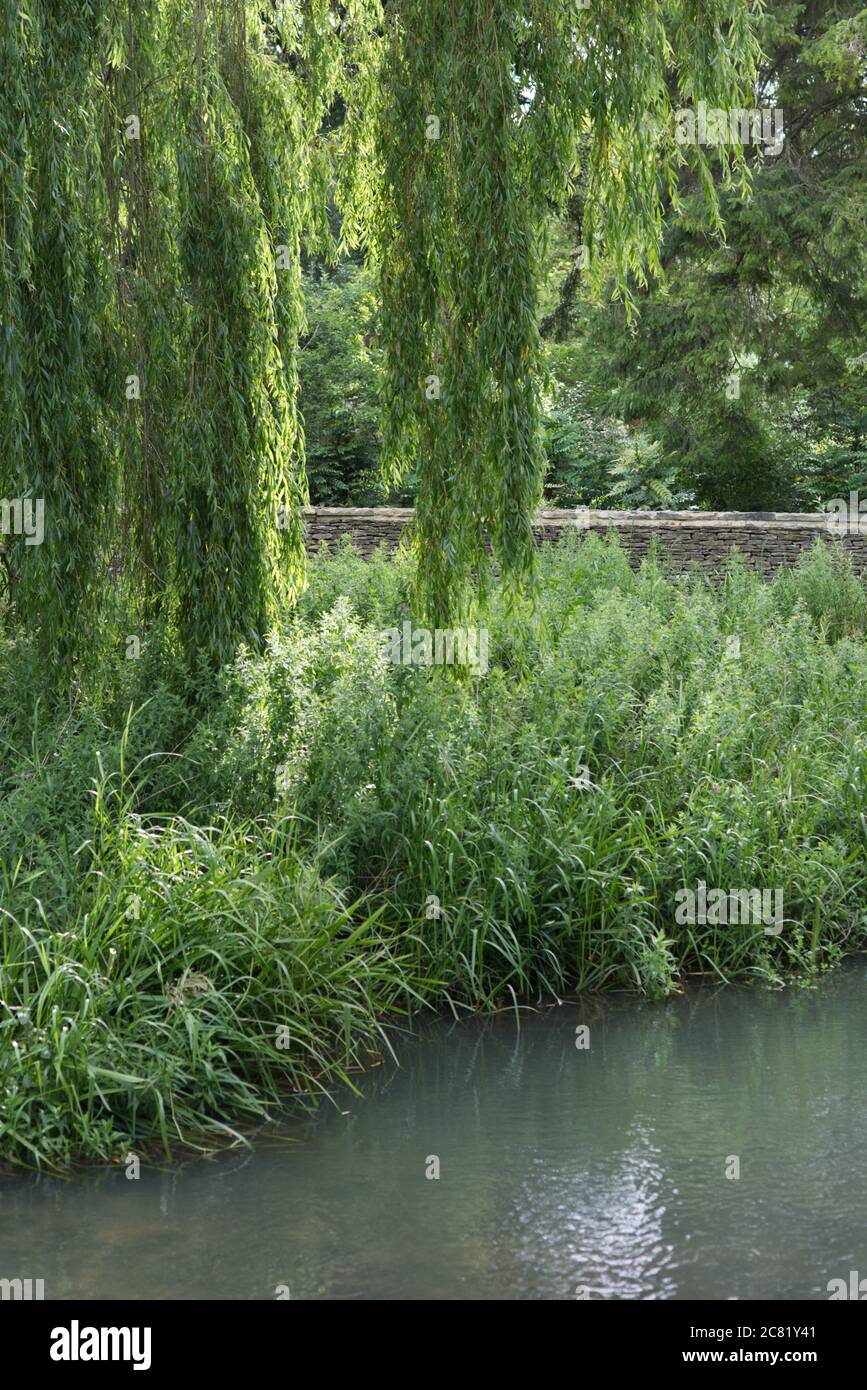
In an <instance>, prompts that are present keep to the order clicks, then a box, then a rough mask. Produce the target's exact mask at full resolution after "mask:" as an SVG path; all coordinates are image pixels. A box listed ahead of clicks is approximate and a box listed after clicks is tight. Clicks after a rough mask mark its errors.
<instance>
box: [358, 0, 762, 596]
mask: <svg viewBox="0 0 867 1390" xmlns="http://www.w3.org/2000/svg"><path fill="white" fill-rule="evenodd" d="M753 10H754V7H753V6H752V5H750V4H747V3H742V0H659V3H652V2H651V3H648V0H590V4H589V5H586V6H584V5H581V4H580V3H575V0H473V2H472V3H463V4H438V5H430V4H428V3H426V2H425V0H400V3H397V4H388V5H386V6H385V42H384V44H383V45H382V53H381V56H380V59H379V61H380V64H381V67H380V80H379V84H378V85H379V91H380V101H379V103H378V106H377V109H376V112H375V122H376V149H377V161H378V172H377V179H376V189H375V192H376V196H375V198H374V200H373V207H374V209H375V211H374V215H373V217H372V230H371V241H372V243H373V245H374V246H375V248H376V250H377V253H378V257H379V261H380V266H381V280H382V303H383V319H384V337H385V342H386V346H387V361H388V385H387V398H386V421H385V423H386V427H385V450H384V452H385V458H386V465H387V467H388V469H389V470H390V472H391V475H392V479H395V478H396V477H397V476H399V475H400V473H401V472H402V471H403V469H404V468H405V467H406V466H407V463H408V461H409V460H414V461H415V460H419V464H418V466H419V475H420V493H419V497H418V504H417V517H416V524H417V551H418V560H419V565H418V577H419V585H418V589H419V594H418V598H419V602H420V605H421V607H422V608H424V609H425V610H426V611H427V613H428V614H429V616H430V617H431V619H432V620H435V621H439V620H446V619H452V618H454V617H455V616H456V615H458V614H460V613H461V612H463V611H464V610H465V608H466V606H467V602H468V598H469V595H470V586H469V580H470V578H471V577H472V575H473V573H474V572H475V573H477V574H478V575H479V576H480V577H481V578H482V579H483V578H484V573H485V569H486V566H487V555H486V549H485V537H486V535H487V537H488V538H489V540H490V544H491V549H492V551H493V555H494V557H495V559H496V560H497V561H498V563H499V564H500V566H501V567H502V569H503V571H504V572H505V574H506V575H507V576H509V577H510V578H511V579H512V580H513V581H514V582H515V583H516V584H517V585H520V584H521V583H522V582H523V581H526V579H527V578H528V577H529V576H530V574H531V573H532V569H533V556H534V551H533V543H532V530H531V521H532V516H533V512H534V509H535V507H536V505H537V504H538V501H539V498H540V494H541V480H542V446H541V438H540V420H539V407H538V401H539V387H540V352H539V333H538V327H537V323H538V315H537V305H536V290H537V286H538V284H539V258H540V253H541V250H542V242H543V228H544V225H545V221H546V214H547V212H548V210H549V209H550V207H551V205H552V204H554V205H556V204H557V203H562V201H563V200H564V199H565V198H566V197H567V196H568V193H569V191H570V189H571V188H572V187H573V185H574V181H575V179H576V178H577V177H578V175H579V173H581V172H582V171H580V170H579V164H578V153H579V149H585V150H586V151H587V156H586V168H585V169H584V170H583V180H584V185H585V187H586V197H587V203H586V208H587V211H586V219H585V241H586V243H587V245H586V248H585V254H586V257H587V268H588V273H589V274H590V275H591V277H593V276H597V277H598V276H599V275H600V273H601V267H602V266H603V265H606V266H607V268H608V270H609V271H613V272H614V273H615V274H616V276H617V279H618V281H619V284H620V286H621V290H622V293H623V294H624V295H625V296H626V297H627V299H629V298H630V297H631V292H630V285H631V284H633V283H634V282H636V281H637V282H638V283H641V282H643V281H644V279H645V277H646V275H647V273H648V270H650V271H655V270H658V268H659V241H660V234H661V225H662V209H663V204H664V201H665V200H668V201H676V199H677V181H678V174H679V172H680V170H681V167H682V166H684V165H688V167H689V168H690V170H691V171H692V172H693V174H694V176H695V177H697V178H699V179H700V180H701V182H702V184H703V186H704V188H705V191H706V194H707V207H708V220H709V224H710V225H711V226H714V225H718V213H717V204H716V194H715V187H714V183H713V179H712V177H711V172H710V162H709V156H708V153H707V152H706V151H705V150H704V149H702V148H701V147H696V148H694V149H690V150H688V151H687V150H685V149H684V148H683V147H682V146H680V145H678V144H677V142H676V140H675V133H674V121H673V115H674V112H675V110H676V109H677V107H678V106H679V105H681V104H682V105H684V106H690V105H692V104H693V103H696V102H698V101H699V100H705V101H707V102H708V103H709V104H710V105H714V106H720V107H733V106H734V107H738V106H742V105H744V104H745V105H746V106H747V107H749V106H751V105H752V101H751V99H750V93H751V91H752V87H751V82H752V76H753V72H754V66H755V62H756V59H757V47H756V43H755V39H754V36H753V28H752V22H751V21H752V18H753V14H752V11H753ZM717 154H718V157H720V158H721V159H722V160H723V162H724V163H726V164H727V163H728V161H729V160H730V158H732V152H731V151H729V150H727V149H725V148H723V149H721V150H720V151H718V152H717Z"/></svg>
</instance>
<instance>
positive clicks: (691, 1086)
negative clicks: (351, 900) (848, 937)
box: [0, 963, 867, 1299]
mask: <svg viewBox="0 0 867 1390" xmlns="http://www.w3.org/2000/svg"><path fill="white" fill-rule="evenodd" d="M579 1025H589V1029H590V1034H589V1041H590V1047H589V1050H579V1049H578V1048H576V1046H575V1043H576V1028H577V1027H578V1026H579ZM396 1050H397V1053H398V1056H399V1059H400V1063H401V1065H400V1066H399V1067H394V1066H391V1065H389V1066H387V1067H383V1068H381V1069H379V1070H378V1071H376V1072H375V1073H372V1074H371V1075H370V1076H368V1077H365V1078H363V1079H362V1082H361V1086H362V1089H363V1093H364V1094H363V1098H356V1097H354V1096H352V1095H351V1094H349V1093H346V1094H344V1095H342V1096H340V1097H339V1098H338V1099H339V1102H340V1104H339V1108H338V1109H333V1108H331V1107H330V1106H327V1105H326V1106H325V1107H323V1108H322V1110H321V1111H320V1112H319V1115H318V1117H317V1118H316V1119H315V1120H314V1121H309V1122H308V1121H304V1122H299V1121H297V1120H296V1121H294V1122H292V1123H290V1124H289V1125H288V1126H287V1127H286V1130H285V1133H286V1134H288V1135H290V1136H291V1138H292V1142H291V1143H286V1142H285V1139H282V1138H281V1139H279V1140H277V1139H275V1138H273V1137H272V1138H268V1137H265V1136H260V1138H259V1139H258V1140H257V1142H256V1146H255V1149H254V1152H253V1153H238V1152H236V1153H231V1154H227V1155H223V1156H222V1157H221V1158H219V1159H217V1160H212V1161H195V1162H186V1163H184V1164H183V1165H182V1166H179V1167H175V1168H174V1169H173V1170H172V1171H159V1172H158V1171H147V1170H144V1169H143V1170H142V1175H141V1177H140V1179H139V1180H138V1181H130V1180H129V1179H127V1178H126V1177H125V1175H124V1172H123V1171H122V1170H112V1171H109V1172H103V1171H100V1172H94V1173H90V1174H88V1175H87V1176H85V1177H84V1178H78V1179H76V1180H74V1181H73V1182H61V1181H58V1180H53V1179H51V1180H46V1179H34V1178H32V1177H23V1178H22V1177H14V1178H10V1179H8V1180H4V1181H3V1182H2V1183H0V1277H7V1278H8V1277H15V1276H19V1277H30V1278H34V1279H35V1278H42V1279H44V1280H45V1294H46V1297H47V1298H59V1299H67V1298H121V1299H125V1298H129V1299H135V1298H178V1299H185V1298H205V1299H207V1298H229V1299H269V1298H274V1297H275V1290H276V1289H277V1287H278V1286H288V1290H289V1293H290V1296H291V1298H293V1299H332V1298H341V1299H376V1298H384V1299H392V1298H419V1299H449V1298H457V1299H477V1298H497V1299H528V1298H529V1299H537V1298H554V1299H561V1298H568V1299H572V1298H575V1297H576V1296H579V1294H580V1291H581V1290H582V1289H586V1290H587V1291H588V1292H589V1296H590V1297H591V1298H605V1299H617V1298H637V1299H672V1298H701V1299H766V1298H784V1299H801V1298H806V1299H827V1297H828V1292H827V1284H828V1281H829V1279H832V1278H838V1277H842V1278H845V1279H847V1280H848V1277H849V1272H850V1271H851V1270H859V1271H860V1272H861V1276H862V1277H864V1276H867V1162H865V1159H867V1085H865V1082H867V968H865V965H864V964H863V963H859V964H857V965H856V966H855V967H853V968H850V969H847V970H845V971H842V972H840V973H838V974H836V975H834V976H833V977H829V978H827V979H825V980H824V981H822V982H821V984H820V985H819V986H818V987H816V988H815V989H809V990H795V989H791V990H786V991H784V992H780V993H765V992H759V991H749V990H741V989H721V990H718V991H714V990H711V989H707V988H704V989H700V990H696V991H694V992H690V993H688V994H687V995H685V996H683V997H680V998H678V999H675V1000H673V1001H671V1002H669V1003H665V1004H642V1003H637V1002H636V1001H634V1000H627V999H625V998H612V999H607V1000H605V1001H603V1002H598V1001H584V1002H582V1003H581V1004H579V1005H563V1006H561V1007H557V1008H553V1009H549V1010H545V1011H542V1012H539V1013H528V1014H524V1016H523V1018H522V1021H521V1026H520V1028H518V1027H517V1026H516V1023H515V1019H514V1016H512V1015H501V1016H498V1017H496V1018H494V1019H488V1020H486V1021H482V1022H479V1021H476V1020H470V1021H468V1022H462V1023H458V1024H451V1023H449V1022H439V1023H436V1024H434V1025H432V1026H427V1027H425V1028H424V1029H422V1030H420V1031H419V1032H418V1033H417V1034H416V1035H415V1036H413V1037H410V1038H402V1039H399V1040H398V1043H397V1048H396ZM433 1157H436V1158H437V1159H438V1160H439V1171H440V1176H439V1178H438V1179H437V1178H428V1177H427V1176H426V1171H432V1169H433V1164H432V1163H431V1162H430V1161H429V1160H431V1159H432V1158H433ZM734 1157H737V1158H738V1159H739V1161H740V1177H739V1178H737V1179H734V1178H727V1177H726V1169H727V1166H728V1168H729V1170H730V1171H733V1170H734V1165H733V1163H732V1162H731V1160H732V1159H733V1158H734Z"/></svg>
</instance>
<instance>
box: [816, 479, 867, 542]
mask: <svg viewBox="0 0 867 1390" xmlns="http://www.w3.org/2000/svg"><path fill="white" fill-rule="evenodd" d="M825 526H826V528H827V530H828V531H830V533H831V535H832V536H847V535H853V534H854V535H858V534H859V533H860V532H863V531H867V495H865V496H864V497H862V496H861V495H860V493H859V492H858V491H857V489H853V490H852V491H851V492H850V493H849V500H848V502H847V500H846V498H845V497H832V498H831V501H830V502H829V503H828V506H827V510H826V514H825Z"/></svg>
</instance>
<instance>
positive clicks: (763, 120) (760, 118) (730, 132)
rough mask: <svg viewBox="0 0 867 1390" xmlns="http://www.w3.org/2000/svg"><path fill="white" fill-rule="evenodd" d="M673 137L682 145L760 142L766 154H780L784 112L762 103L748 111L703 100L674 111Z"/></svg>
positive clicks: (755, 143)
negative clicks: (693, 105)
mask: <svg viewBox="0 0 867 1390" xmlns="http://www.w3.org/2000/svg"><path fill="white" fill-rule="evenodd" d="M674 120H675V129H674V138H675V140H676V141H677V143H678V144H679V145H750V144H752V145H761V146H762V147H763V148H764V151H765V154H770V155H778V154H780V153H781V151H782V148H783V141H784V139H785V131H784V130H783V112H782V110H781V109H780V107H778V106H776V107H773V108H771V107H768V106H762V107H760V108H758V109H754V110H751V111H745V110H743V108H741V107H739V106H733V107H726V108H725V109H721V108H720V107H717V106H711V107H708V104H707V102H706V101H700V102H699V103H698V106H697V107H696V108H695V110H693V109H692V107H690V106H681V107H680V108H679V109H678V110H677V111H675V113H674Z"/></svg>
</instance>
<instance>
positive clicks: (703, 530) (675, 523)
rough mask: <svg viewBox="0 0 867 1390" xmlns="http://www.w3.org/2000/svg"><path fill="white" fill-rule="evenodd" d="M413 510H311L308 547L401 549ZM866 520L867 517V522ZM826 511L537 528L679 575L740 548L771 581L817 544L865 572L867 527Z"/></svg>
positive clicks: (562, 522)
mask: <svg viewBox="0 0 867 1390" xmlns="http://www.w3.org/2000/svg"><path fill="white" fill-rule="evenodd" d="M412 517H413V513H412V508H409V507H310V508H308V509H307V549H308V551H309V552H310V553H311V554H313V553H315V552H316V551H317V550H318V549H319V547H320V545H321V544H322V543H323V542H325V543H327V544H328V545H329V546H334V545H335V544H337V543H338V542H339V540H340V539H341V537H342V536H349V537H351V539H352V540H353V541H354V542H355V544H356V545H357V546H358V548H359V549H360V550H361V551H362V553H363V554H364V555H370V554H371V553H372V552H373V551H374V550H375V549H376V548H377V546H379V545H382V544H385V545H387V546H389V547H391V548H394V547H395V546H397V544H398V543H399V541H400V538H401V535H402V533H403V531H404V529H405V527H407V526H408V525H409V524H410V523H411V521H412ZM865 520H867V518H865ZM828 522H829V519H828V517H827V515H825V514H824V513H821V512H662V511H660V512H649V511H648V512H603V511H590V510H586V509H583V508H581V509H578V510H577V511H541V512H539V513H538V515H537V517H536V524H535V527H534V531H535V535H536V540H537V543H541V542H543V541H558V540H559V539H560V537H561V536H562V535H563V534H564V532H566V531H569V530H573V531H574V530H575V529H576V527H577V528H579V529H580V530H584V531H593V532H595V533H596V534H597V535H601V536H602V535H605V534H606V533H607V532H608V531H609V530H614V531H616V533H617V535H618V536H619V537H620V540H621V541H622V543H623V546H624V548H625V550H626V552H627V554H628V556H629V560H630V563H631V564H632V565H633V567H637V566H638V565H639V564H640V563H641V561H642V559H643V558H644V556H645V555H646V554H647V551H648V549H649V547H650V545H651V543H652V542H653V541H656V543H657V546H658V549H659V551H660V554H661V555H664V556H666V557H667V558H668V560H669V562H670V563H671V564H672V565H673V566H674V567H675V568H676V569H678V570H689V569H690V568H691V567H692V566H693V565H696V566H698V568H699V569H701V570H704V571H706V572H707V573H713V572H715V571H718V570H719V569H721V568H722V566H723V565H724V564H725V562H726V559H727V558H728V555H729V553H730V552H731V550H732V549H733V548H734V547H737V549H738V550H739V551H740V552H741V554H742V556H743V558H744V562H745V564H746V565H748V566H749V567H750V568H751V569H759V570H761V571H762V573H763V574H765V575H766V576H770V575H772V574H773V573H774V571H775V570H777V569H779V568H780V566H782V565H793V564H795V563H796V562H797V560H798V557H799V556H800V555H802V554H803V553H804V552H805V551H807V550H810V549H811V548H812V546H813V544H814V542H815V541H816V540H817V539H818V540H821V541H823V542H825V543H826V544H829V545H832V546H842V547H843V548H845V549H846V550H847V551H848V552H849V553H850V554H851V555H852V558H853V560H854V562H855V565H856V567H857V568H858V569H859V570H861V571H865V570H867V526H865V530H864V531H863V532H861V531H858V530H857V529H855V528H852V529H850V530H849V531H847V532H846V533H845V534H842V535H841V534H835V533H834V532H833V531H832V530H831V529H830V528H829V524H828Z"/></svg>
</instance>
